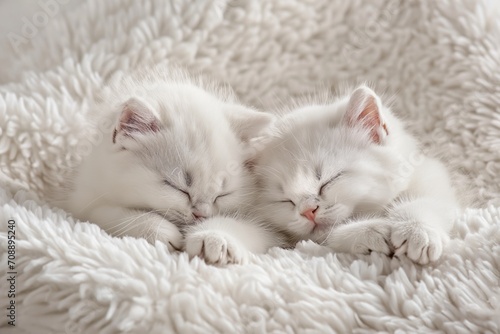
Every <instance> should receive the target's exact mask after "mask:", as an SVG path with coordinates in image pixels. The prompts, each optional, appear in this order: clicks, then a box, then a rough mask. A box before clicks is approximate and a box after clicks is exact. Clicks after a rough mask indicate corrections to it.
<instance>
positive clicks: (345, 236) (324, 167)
mask: <svg viewBox="0 0 500 334" xmlns="http://www.w3.org/2000/svg"><path fill="white" fill-rule="evenodd" d="M277 128H278V130H279V131H280V133H281V134H280V136H278V137H277V138H274V139H273V141H272V142H271V143H270V144H269V145H267V147H266V148H265V149H264V150H263V151H262V152H260V155H259V157H258V158H257V159H256V161H255V166H254V171H255V174H256V176H257V179H258V190H257V194H258V198H257V203H258V208H259V209H258V216H259V217H260V218H261V219H262V220H263V221H266V222H268V223H269V224H270V225H271V226H273V227H275V228H277V229H280V230H282V231H284V232H286V233H287V234H288V235H289V236H291V238H292V240H293V242H296V241H299V240H305V239H311V240H313V241H315V242H318V243H322V244H324V245H326V246H328V247H331V248H332V249H333V250H335V251H338V252H350V253H368V252H370V251H377V252H382V253H384V254H390V253H391V252H393V251H394V252H395V254H396V255H400V254H405V255H407V256H408V257H409V258H410V259H412V260H413V261H415V262H417V263H421V264H426V263H428V262H430V261H436V260H437V259H438V258H439V257H440V256H441V254H442V251H443V247H444V246H445V244H446V242H447V241H448V239H449V237H448V235H449V232H450V230H451V228H452V225H453V220H454V217H455V214H456V211H457V209H458V205H457V202H456V200H455V194H454V191H453V189H452V186H451V184H450V177H449V174H448V172H447V170H446V169H445V167H444V166H443V165H442V164H441V163H440V162H439V161H437V160H435V159H433V158H430V157H427V156H425V155H423V153H422V152H421V151H420V149H419V146H418V144H417V142H416V140H415V139H414V138H413V137H412V136H411V135H410V134H409V133H408V132H407V131H406V130H405V128H404V125H403V124H402V122H401V121H400V120H398V119H397V118H396V117H395V116H394V115H393V114H392V112H391V111H390V110H389V109H388V108H386V107H384V106H383V105H382V103H381V101H380V98H379V97H378V96H377V95H376V94H375V93H374V92H373V91H372V90H371V89H369V88H367V87H365V86H361V87H359V88H357V89H356V90H354V91H353V92H352V94H351V95H350V96H347V97H345V98H342V99H340V100H337V101H334V102H332V103H326V104H319V105H310V106H307V107H302V108H299V109H297V110H294V111H292V112H291V113H288V114H286V115H284V116H283V117H282V118H281V120H280V121H279V122H278V123H277Z"/></svg>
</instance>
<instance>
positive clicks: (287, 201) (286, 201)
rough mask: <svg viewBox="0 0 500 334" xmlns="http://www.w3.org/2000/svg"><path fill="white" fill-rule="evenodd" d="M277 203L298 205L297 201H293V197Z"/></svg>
mask: <svg viewBox="0 0 500 334" xmlns="http://www.w3.org/2000/svg"><path fill="white" fill-rule="evenodd" d="M276 203H290V204H292V205H293V206H296V204H295V202H294V201H292V200H291V199H284V200H282V201H277V202H276Z"/></svg>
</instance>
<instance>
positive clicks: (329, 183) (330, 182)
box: [318, 172, 344, 196]
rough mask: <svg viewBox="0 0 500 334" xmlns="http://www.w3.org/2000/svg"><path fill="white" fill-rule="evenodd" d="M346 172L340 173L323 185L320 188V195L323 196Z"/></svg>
mask: <svg viewBox="0 0 500 334" xmlns="http://www.w3.org/2000/svg"><path fill="white" fill-rule="evenodd" d="M343 173H344V172H339V173H337V175H335V176H334V177H332V178H331V179H329V180H328V181H326V182H325V183H323V185H322V186H321V187H320V188H319V191H318V194H319V195H320V196H321V195H322V194H323V191H324V190H325V189H326V188H327V187H328V186H329V185H331V184H332V183H333V181H335V180H337V179H338V178H339V177H340V176H341V175H342V174H343Z"/></svg>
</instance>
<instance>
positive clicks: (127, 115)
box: [63, 69, 273, 258]
mask: <svg viewBox="0 0 500 334" xmlns="http://www.w3.org/2000/svg"><path fill="white" fill-rule="evenodd" d="M103 101H104V102H102V104H101V105H99V106H98V107H97V109H96V112H99V113H100V115H99V117H100V120H99V121H98V122H97V125H96V131H99V130H97V128H98V127H99V125H100V124H107V123H108V124H112V126H111V127H108V129H106V127H104V128H105V129H104V130H103V131H104V134H103V140H102V142H101V143H100V144H99V145H97V146H96V147H94V148H93V150H92V152H91V153H90V155H89V156H87V157H86V158H85V160H84V163H83V164H82V165H81V166H80V167H79V168H78V170H77V172H76V175H74V180H73V186H72V189H71V192H70V193H69V195H68V198H67V200H66V205H64V206H63V207H65V208H66V209H67V210H68V211H70V212H71V213H73V215H74V216H75V217H77V218H79V219H81V220H89V221H90V222H93V223H96V224H98V225H99V226H101V227H102V228H103V229H104V230H105V231H107V232H108V233H110V234H112V235H115V236H122V235H128V236H133V237H141V238H145V239H147V240H148V241H149V242H154V240H160V241H163V242H165V243H166V244H167V245H170V247H171V248H176V249H178V248H180V247H182V235H181V231H182V229H183V228H184V227H185V226H189V225H194V223H199V222H200V221H202V220H203V219H206V220H205V221H204V222H203V223H200V224H198V225H197V228H193V229H191V230H190V231H191V236H190V238H191V239H193V238H194V239H195V241H196V238H200V237H203V236H204V235H203V233H202V232H203V231H204V229H203V228H202V227H201V226H202V225H204V224H205V223H206V224H208V225H210V226H212V225H218V224H222V225H225V224H227V222H228V221H230V220H231V219H232V218H224V217H214V216H216V215H218V214H224V213H228V212H229V213H231V212H238V211H239V210H241V209H242V208H243V207H244V204H245V203H246V202H248V201H246V200H245V199H246V193H245V192H246V191H247V190H246V189H248V188H249V182H251V178H250V175H249V173H248V171H247V170H246V169H244V168H242V166H243V163H244V162H245V161H246V160H247V159H249V158H251V155H249V153H248V152H252V151H253V148H252V145H253V140H254V139H255V138H257V137H258V136H259V135H260V133H261V132H262V130H263V129H265V128H267V127H268V125H270V124H271V122H272V121H273V117H272V116H271V115H268V114H265V113H260V112H256V111H254V110H251V109H249V108H245V107H243V106H241V105H239V104H238V103H237V102H236V101H235V99H234V97H233V96H232V95H231V93H230V92H227V91H222V90H220V89H217V88H216V86H214V85H212V84H210V83H208V84H206V83H203V82H202V81H201V79H200V80H199V79H198V78H197V79H194V78H189V77H188V76H187V75H185V74H184V73H182V72H180V71H168V72H163V71H162V70H158V69H157V70H154V71H151V72H149V73H142V74H140V75H136V76H132V77H130V78H128V79H124V80H123V81H122V82H121V83H120V84H119V85H117V86H116V87H113V88H112V89H111V93H110V94H108V95H107V96H106V97H105V98H103ZM101 128H102V126H101ZM209 217H214V218H209ZM207 218H208V219H207ZM233 220H235V219H233ZM237 223H239V224H241V225H242V226H246V225H245V224H244V223H242V222H240V221H238V222H237ZM196 232H199V233H196ZM208 244H209V246H210V247H212V248H214V247H213V246H212V245H211V244H210V242H208ZM221 251H222V249H221ZM192 255H197V254H192ZM223 255H224V256H225V254H223ZM209 256H210V257H211V258H213V257H215V256H216V255H214V254H209ZM221 256H222V255H221Z"/></svg>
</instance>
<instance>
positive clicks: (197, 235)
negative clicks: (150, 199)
mask: <svg viewBox="0 0 500 334" xmlns="http://www.w3.org/2000/svg"><path fill="white" fill-rule="evenodd" d="M277 242H278V241H277V239H276V238H274V237H273V235H272V233H271V232H269V231H267V230H265V229H264V228H262V227H260V226H259V225H257V224H253V223H250V222H246V221H242V220H238V219H234V218H229V217H222V216H216V217H212V218H209V219H207V220H205V221H203V222H201V223H199V224H197V225H194V226H193V227H191V228H189V229H188V230H187V233H186V240H185V247H186V252H187V253H188V254H189V255H190V256H191V257H194V256H199V257H201V258H203V259H205V261H206V262H207V263H212V264H220V265H225V264H229V263H234V264H243V263H246V262H247V261H248V257H249V255H250V253H264V252H266V251H267V249H269V248H270V247H272V246H274V243H277Z"/></svg>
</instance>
